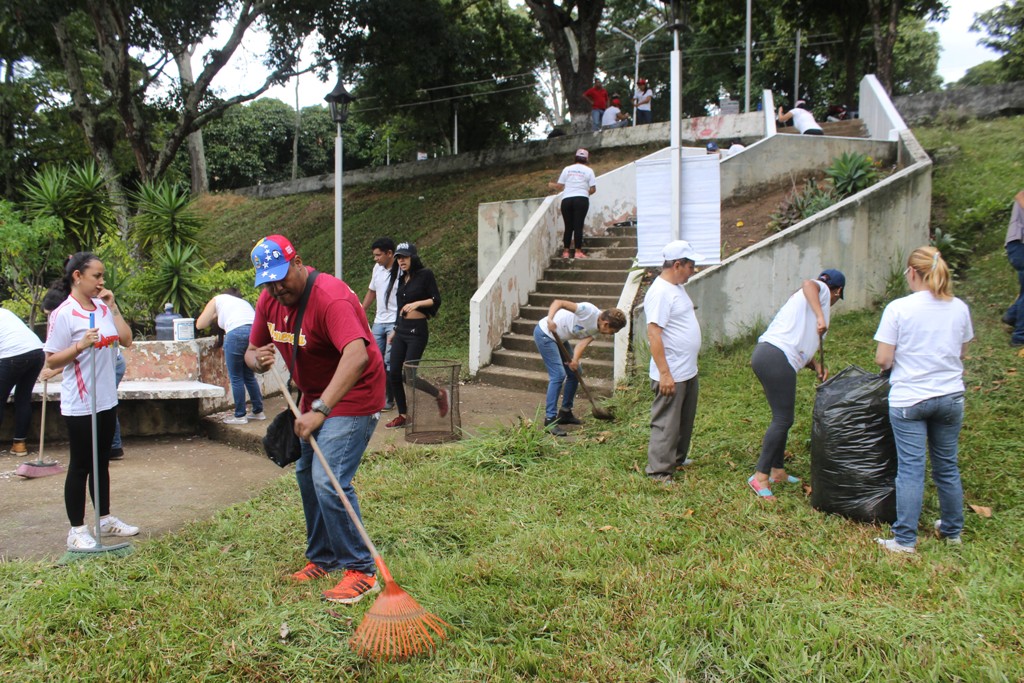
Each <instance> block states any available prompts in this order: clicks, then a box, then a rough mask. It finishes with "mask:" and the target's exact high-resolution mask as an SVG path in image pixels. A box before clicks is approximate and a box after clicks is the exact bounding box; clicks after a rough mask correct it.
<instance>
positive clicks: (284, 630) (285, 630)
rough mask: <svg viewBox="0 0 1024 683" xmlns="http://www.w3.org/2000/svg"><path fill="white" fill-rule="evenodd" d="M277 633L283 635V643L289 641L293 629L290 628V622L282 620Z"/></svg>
mask: <svg viewBox="0 0 1024 683" xmlns="http://www.w3.org/2000/svg"><path fill="white" fill-rule="evenodd" d="M277 633H278V635H279V636H280V637H281V642H282V643H284V642H287V640H288V635H289V634H290V633H291V631H289V630H288V622H286V621H282V622H281V628H280V629H279V630H278V632H277Z"/></svg>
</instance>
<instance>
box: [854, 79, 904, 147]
mask: <svg viewBox="0 0 1024 683" xmlns="http://www.w3.org/2000/svg"><path fill="white" fill-rule="evenodd" d="M859 106H860V112H859V116H860V118H861V120H862V121H864V125H865V126H867V129H868V134H869V135H870V136H871V137H872V138H873V139H875V140H896V139H898V138H899V133H900V131H904V130H906V129H907V124H906V123H904V121H903V118H902V117H900V114H899V112H898V111H896V107H894V106H893V104H892V100H890V99H889V96H888V95H887V94H886V92H885V88H883V87H882V84H881V83H879V82H878V79H877V78H875V76H873V75H871V74H868V75H867V76H865V77H864V78H862V79H860V105H859Z"/></svg>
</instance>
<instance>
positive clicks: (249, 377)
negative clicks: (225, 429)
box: [196, 287, 267, 425]
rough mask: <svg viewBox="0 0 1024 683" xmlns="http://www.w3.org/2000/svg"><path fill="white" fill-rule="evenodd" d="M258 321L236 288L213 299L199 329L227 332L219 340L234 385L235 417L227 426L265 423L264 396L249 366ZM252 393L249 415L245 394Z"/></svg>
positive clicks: (252, 309)
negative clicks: (248, 351)
mask: <svg viewBox="0 0 1024 683" xmlns="http://www.w3.org/2000/svg"><path fill="white" fill-rule="evenodd" d="M255 318H256V310H255V309H254V308H253V307H252V305H251V304H250V303H249V302H248V301H246V300H245V299H243V298H242V293H241V292H240V291H238V289H236V288H235V287H228V288H227V289H225V290H224V291H223V293H221V294H218V295H217V296H215V297H213V298H212V299H210V301H209V303H207V304H206V308H204V309H203V312H202V313H200V314H199V319H198V320H196V327H197V328H199V329H200V330H205V329H206V328H207V327H209V326H210V325H212V324H213V323H214V322H216V323H217V326H218V327H220V329H222V330H224V336H223V337H222V338H221V339H219V340H218V346H223V347H224V364H225V365H227V368H228V380H230V382H231V398H233V399H234V401H235V414H234V415H233V416H231V417H226V418H224V422H225V423H226V424H232V425H244V424H247V423H248V422H249V420H265V419H267V416H266V415H264V413H263V394H262V393H261V392H260V385H259V383H258V382H257V381H256V375H255V373H253V371H252V368H250V367H249V366H248V365H246V364H245V350H246V349H247V348H249V331H250V330H252V321H253V320H254V319H255ZM246 391H248V392H249V400H251V401H252V414H251V415H250V416H249V417H246V415H245V392H246Z"/></svg>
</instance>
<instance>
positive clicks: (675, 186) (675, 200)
mask: <svg viewBox="0 0 1024 683" xmlns="http://www.w3.org/2000/svg"><path fill="white" fill-rule="evenodd" d="M673 9H675V3H673ZM674 14H675V13H674V12H673V15H674ZM673 20H674V21H678V19H677V18H676V17H675V16H673ZM670 60H671V61H670V69H669V72H670V78H671V82H672V89H671V95H672V107H671V115H672V124H671V126H670V128H669V137H670V138H671V139H670V141H669V145H670V147H671V150H672V157H671V159H672V215H671V216H669V225H670V226H671V227H672V235H673V237H672V239H675V240H678V239H682V216H681V215H680V213H681V211H682V203H683V185H682V171H683V160H682V158H681V156H680V155H681V154H682V149H681V147H682V143H681V137H682V116H683V102H682V99H683V97H682V96H683V78H682V77H683V66H682V53H681V52H680V51H679V29H678V24H674V25H673V27H672V55H671V57H670Z"/></svg>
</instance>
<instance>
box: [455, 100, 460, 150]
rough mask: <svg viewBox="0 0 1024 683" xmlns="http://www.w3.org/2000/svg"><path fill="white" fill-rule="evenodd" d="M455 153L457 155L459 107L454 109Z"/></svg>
mask: <svg viewBox="0 0 1024 683" xmlns="http://www.w3.org/2000/svg"><path fill="white" fill-rule="evenodd" d="M455 153H456V154H458V153H459V107H458V106H456V107H455Z"/></svg>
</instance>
